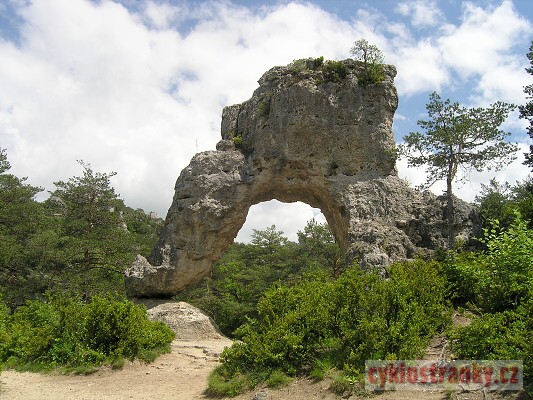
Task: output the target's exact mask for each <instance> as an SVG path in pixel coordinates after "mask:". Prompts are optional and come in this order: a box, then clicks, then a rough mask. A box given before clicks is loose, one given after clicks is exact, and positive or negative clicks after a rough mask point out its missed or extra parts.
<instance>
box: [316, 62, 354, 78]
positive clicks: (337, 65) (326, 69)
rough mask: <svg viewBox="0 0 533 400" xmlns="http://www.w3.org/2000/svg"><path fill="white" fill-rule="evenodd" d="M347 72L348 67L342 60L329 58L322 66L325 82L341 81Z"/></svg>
mask: <svg viewBox="0 0 533 400" xmlns="http://www.w3.org/2000/svg"><path fill="white" fill-rule="evenodd" d="M347 74H348V69H347V68H346V65H345V64H344V63H343V62H342V61H333V60H328V61H326V62H325V63H324V64H323V66H322V75H323V77H324V82H340V81H341V80H342V79H344V78H346V75H347Z"/></svg>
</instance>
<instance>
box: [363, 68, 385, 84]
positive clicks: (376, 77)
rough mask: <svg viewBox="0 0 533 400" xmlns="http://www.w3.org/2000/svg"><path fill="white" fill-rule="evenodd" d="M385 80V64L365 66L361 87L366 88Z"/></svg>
mask: <svg viewBox="0 0 533 400" xmlns="http://www.w3.org/2000/svg"><path fill="white" fill-rule="evenodd" d="M384 80H385V72H384V71H383V64H368V65H366V66H365V70H364V72H363V74H362V75H361V76H360V77H359V81H358V82H359V85H362V86H365V85H369V84H376V83H380V82H383V81H384Z"/></svg>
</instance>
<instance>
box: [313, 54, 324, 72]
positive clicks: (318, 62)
mask: <svg viewBox="0 0 533 400" xmlns="http://www.w3.org/2000/svg"><path fill="white" fill-rule="evenodd" d="M322 65H324V57H323V56H320V57H317V58H315V59H314V60H313V69H318V68H320V67H322Z"/></svg>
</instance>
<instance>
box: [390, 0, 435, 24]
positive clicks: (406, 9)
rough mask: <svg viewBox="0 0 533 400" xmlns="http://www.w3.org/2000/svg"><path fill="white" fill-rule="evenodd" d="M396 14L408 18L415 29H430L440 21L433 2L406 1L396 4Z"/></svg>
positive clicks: (420, 0)
mask: <svg viewBox="0 0 533 400" xmlns="http://www.w3.org/2000/svg"><path fill="white" fill-rule="evenodd" d="M396 12H398V13H399V14H401V15H403V16H410V17H411V23H412V24H413V26H415V27H430V26H435V25H437V24H438V23H439V22H440V21H441V20H442V19H443V16H442V12H441V11H440V9H439V7H438V5H437V3H436V2H435V1H422V0H417V1H408V2H403V3H400V4H398V6H397V7H396Z"/></svg>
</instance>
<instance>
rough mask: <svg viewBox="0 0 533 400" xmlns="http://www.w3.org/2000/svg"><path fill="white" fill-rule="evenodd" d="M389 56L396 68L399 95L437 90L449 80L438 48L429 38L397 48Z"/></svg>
mask: <svg viewBox="0 0 533 400" xmlns="http://www.w3.org/2000/svg"><path fill="white" fill-rule="evenodd" d="M391 58H392V59H393V63H394V64H395V65H396V68H397V69H398V77H397V78H396V86H397V87H398V91H399V93H400V95H406V96H409V95H412V94H415V93H419V92H426V91H433V90H436V91H439V90H440V89H441V87H442V86H443V85H445V84H448V83H449V81H450V76H449V71H448V70H447V69H446V68H445V67H444V66H443V65H442V61H441V60H442V55H441V53H440V50H439V48H438V47H436V46H435V45H434V44H433V43H432V42H431V41H430V40H422V41H420V42H418V43H417V44H416V45H414V46H405V47H403V48H399V49H398V50H397V52H396V53H395V54H394V56H393V57H391Z"/></svg>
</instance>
